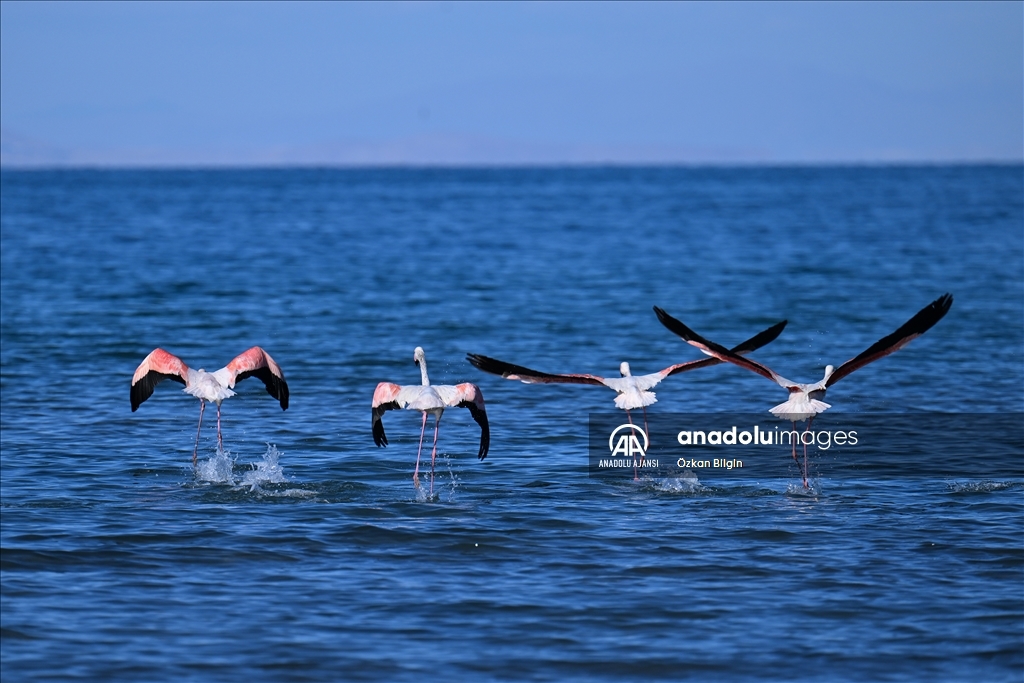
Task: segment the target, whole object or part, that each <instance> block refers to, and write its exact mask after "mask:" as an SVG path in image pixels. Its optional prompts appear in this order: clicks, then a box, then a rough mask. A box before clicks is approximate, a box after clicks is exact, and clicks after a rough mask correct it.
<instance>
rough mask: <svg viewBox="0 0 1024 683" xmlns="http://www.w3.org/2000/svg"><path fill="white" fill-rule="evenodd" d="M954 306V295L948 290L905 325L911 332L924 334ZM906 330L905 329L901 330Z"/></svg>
mask: <svg viewBox="0 0 1024 683" xmlns="http://www.w3.org/2000/svg"><path fill="white" fill-rule="evenodd" d="M952 306H953V295H952V294H950V293H949V292H946V293H945V294H943V295H942V296H940V297H939V298H938V299H936V300H935V301H933V302H931V303H930V304H928V305H927V306H925V307H924V308H922V309H921V310H920V311H919V312H918V313H917V315H915V316H914V317H913V318H911V319H910V320H909V321H908V322H907V324H906V327H905V332H906V333H909V334H924V333H925V332H927V331H928V330H930V329H931V328H932V326H934V325H935V323H937V322H939V321H940V320H942V319H943V318H944V317H946V314H947V313H949V309H950V308H952ZM901 331H904V330H901Z"/></svg>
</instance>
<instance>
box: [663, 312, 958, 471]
mask: <svg viewBox="0 0 1024 683" xmlns="http://www.w3.org/2000/svg"><path fill="white" fill-rule="evenodd" d="M952 305H953V295H952V294H943V295H942V296H940V297H939V298H938V299H936V300H935V301H933V302H931V303H930V304H928V305H927V306H925V307H924V308H922V309H921V310H920V311H918V312H917V314H916V315H914V317H913V318H911V319H910V320H908V321H907V322H905V323H904V324H903V325H902V326H901V327H900V328H899V329H898V330H896V331H895V332H893V333H892V334H890V335H888V336H885V337H882V338H881V339H879V340H878V341H877V342H875V343H874V344H872V345H871V346H870V347H869V348H868V349H867V350H866V351H864V352H863V353H861V354H860V355H858V356H856V357H854V358H851V359H850V360H848V361H846V362H845V363H843V364H842V365H840V366H839V367H837V368H834V367H832V366H831V365H826V366H825V376H824V377H823V378H822V379H821V380H819V381H817V382H814V383H811V384H800V383H798V382H793V381H790V380H788V379H786V378H785V377H783V376H781V375H779V374H778V373H776V372H775V371H774V370H772V369H770V368H768V367H767V366H765V365H762V364H761V363H758V362H756V361H753V360H750V359H749V358H744V357H743V356H740V355H739V354H736V353H734V352H732V351H730V350H729V349H727V348H725V347H724V346H721V345H719V344H716V343H715V342H713V341H709V340H707V339H705V338H704V337H701V336H700V335H698V334H697V333H696V332H694V331H693V330H691V329H690V328H689V327H687V326H686V325H684V324H683V323H681V322H680V321H678V320H676V319H675V318H673V317H672V316H670V315H669V314H668V313H666V312H665V311H663V310H662V309H660V308H658V307H657V306H655V307H654V312H655V313H656V314H657V315H658V320H660V321H661V323H662V324H663V325H664V326H665V327H667V328H668V329H669V330H671V331H672V332H674V333H675V334H677V335H679V336H680V337H681V338H682V339H683V341H685V342H687V343H689V344H691V345H693V346H696V347H697V348H698V349H700V350H701V351H703V352H704V353H706V354H707V355H709V356H713V357H714V358H717V359H719V360H723V361H726V362H729V363H733V364H735V365H739V366H740V367H742V368H746V369H747V370H751V371H753V372H756V373H757V374H759V375H761V376H762V377H766V378H768V379H770V380H771V381H773V382H775V383H776V384H778V385H779V386H780V387H782V388H783V389H785V390H786V391H788V392H789V398H788V399H786V402H785V403H780V404H779V405H777V406H775V407H774V408H772V409H771V410H770V412H771V413H772V414H773V415H775V416H776V417H778V418H780V419H783V420H788V421H790V422H792V423H793V431H796V423H797V422H803V421H804V420H807V429H806V430H804V431H808V430H810V428H811V422H812V421H813V420H814V416H815V415H817V414H818V413H821V412H824V411H826V410H828V409H829V408H831V407H832V406H831V405H830V404H828V403H825V402H824V401H823V400H822V399H823V398H825V391H826V390H827V389H828V388H829V387H830V386H832V385H833V384H835V383H836V382H838V381H839V380H841V379H842V378H844V377H846V376H847V375H849V374H850V373H851V372H853V371H854V370H859V369H860V368H862V367H864V366H865V365H867V364H868V363H872V362H874V361H876V360H878V359H879V358H884V357H885V356H888V355H889V354H890V353H895V352H896V351H899V350H900V349H902V348H903V347H904V346H906V345H907V344H909V343H910V342H911V341H913V340H914V339H916V338H917V337H920V336H921V335H922V334H924V333H925V332H927V331H928V330H930V329H931V328H932V326H933V325H934V324H935V323H937V322H939V321H940V320H942V318H943V317H944V316H945V315H946V313H948V312H949V308H950V306H952ZM801 441H803V439H801ZM792 443H793V460H797V457H796V442H795V441H793V442H792ZM797 462H798V463H799V461H798V460H797ZM803 480H804V488H807V444H806V443H804V464H803Z"/></svg>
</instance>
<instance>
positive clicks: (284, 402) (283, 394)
mask: <svg viewBox="0 0 1024 683" xmlns="http://www.w3.org/2000/svg"><path fill="white" fill-rule="evenodd" d="M278 393H279V394H280V396H274V398H276V399H278V400H279V401H280V402H281V410H288V396H289V395H290V394H289V392H288V383H287V382H285V381H284V380H283V379H282V380H281V390H280V392H278ZM271 395H272V396H273V394H271Z"/></svg>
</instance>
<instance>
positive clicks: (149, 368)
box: [131, 349, 189, 413]
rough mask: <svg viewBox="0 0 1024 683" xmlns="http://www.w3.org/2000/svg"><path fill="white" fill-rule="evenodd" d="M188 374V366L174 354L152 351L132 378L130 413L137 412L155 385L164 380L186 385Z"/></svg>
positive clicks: (160, 350) (150, 394)
mask: <svg viewBox="0 0 1024 683" xmlns="http://www.w3.org/2000/svg"><path fill="white" fill-rule="evenodd" d="M188 372H189V370H188V366H187V365H185V363H183V362H182V360H181V359H180V358H178V357H177V356H175V355H174V354H172V353H167V352H166V351H164V350H163V349H153V351H152V352H151V353H150V354H149V355H148V356H146V357H145V358H144V359H143V361H142V363H140V364H139V367H138V368H136V369H135V375H134V376H132V390H131V400H132V412H133V413H134V412H135V411H136V410H138V409H139V406H140V405H142V402H143V401H145V400H146V399H147V398H149V397H150V396H152V395H153V390H154V389H155V388H156V385H157V384H160V382H162V381H164V380H165V379H171V380H174V381H175V382H180V383H181V384H185V385H187V384H188Z"/></svg>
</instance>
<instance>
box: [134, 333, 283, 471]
mask: <svg viewBox="0 0 1024 683" xmlns="http://www.w3.org/2000/svg"><path fill="white" fill-rule="evenodd" d="M247 377H257V378H259V379H260V380H262V381H263V383H264V384H265V385H266V387H267V393H268V394H270V395H271V396H273V397H274V398H276V399H277V400H279V401H280V402H281V410H287V409H288V384H287V383H286V382H285V381H284V373H283V372H281V368H280V367H279V366H278V364H277V363H275V362H274V359H273V358H271V357H270V354H269V353H267V352H266V351H264V350H263V349H261V348H260V347H258V346H254V347H252V348H251V349H249V350H248V351H246V352H245V353H242V354H239V355H238V356H235V358H234V359H233V360H232V361H231V362H230V363H228V364H227V365H226V366H224V367H223V368H221V369H220V370H217V371H216V372H207V371H206V370H203V369H202V368H200V369H199V370H193V369H192V368H190V367H188V366H187V365H185V363H184V362H182V360H181V359H180V358H178V357H177V356H175V355H174V354H171V353H167V352H166V351H164V350H163V349H154V350H153V352H152V353H150V354H149V355H148V356H146V358H145V359H144V360H143V361H142V363H141V364H140V365H139V367H138V368H137V369H136V370H135V375H134V376H133V377H132V391H131V399H132V412H133V413H134V412H135V411H136V410H138V409H139V406H140V405H142V402H143V401H145V400H146V399H147V398H149V397H150V396H152V395H153V389H155V388H156V385H157V384H159V383H160V382H162V381H164V380H165V379H170V380H174V381H175V382H179V383H181V384H184V385H185V389H184V391H185V393H186V394H191V395H192V396H195V397H196V398H198V399H199V427H197V428H196V445H195V448H193V449H192V466H193V467H195V466H196V453H197V452H198V450H199V432H200V430H201V429H202V427H203V411H204V410H205V409H206V402H207V401H213V402H214V403H216V404H217V446H218V447H219V448H220V449H221V450H223V449H224V439H223V437H222V436H221V431H220V404H221V401H223V400H224V399H227V398H231V397H232V396H234V395H235V392H234V391H232V389H234V388H235V384H236V383H238V382H241V381H242V380H243V379H245V378H247Z"/></svg>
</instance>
